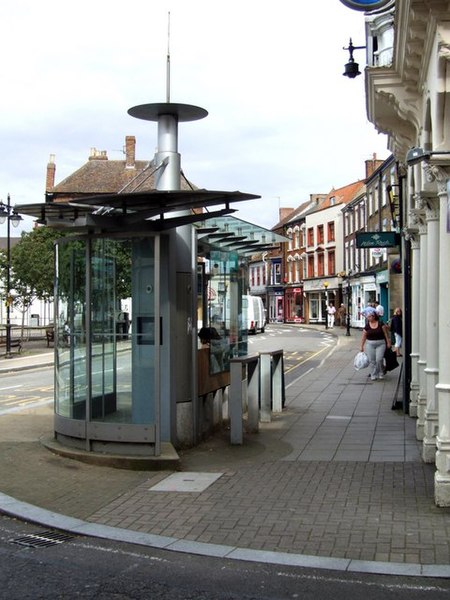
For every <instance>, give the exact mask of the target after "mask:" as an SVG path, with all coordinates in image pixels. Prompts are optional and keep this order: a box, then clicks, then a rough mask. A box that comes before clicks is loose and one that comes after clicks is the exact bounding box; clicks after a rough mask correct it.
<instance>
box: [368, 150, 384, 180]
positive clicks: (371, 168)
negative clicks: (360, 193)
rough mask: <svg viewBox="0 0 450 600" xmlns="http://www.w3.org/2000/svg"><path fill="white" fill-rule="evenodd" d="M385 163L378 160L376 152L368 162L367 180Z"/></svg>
mask: <svg viewBox="0 0 450 600" xmlns="http://www.w3.org/2000/svg"><path fill="white" fill-rule="evenodd" d="M383 163H384V160H380V159H379V158H377V155H376V152H374V153H373V154H372V158H371V159H369V160H366V179H369V177H371V176H372V175H373V174H374V172H375V171H376V170H377V169H378V167H381V165H382V164H383Z"/></svg>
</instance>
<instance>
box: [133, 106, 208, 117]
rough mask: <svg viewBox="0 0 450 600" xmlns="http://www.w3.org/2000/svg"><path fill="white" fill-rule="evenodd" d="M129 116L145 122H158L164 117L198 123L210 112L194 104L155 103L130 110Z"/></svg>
mask: <svg viewBox="0 0 450 600" xmlns="http://www.w3.org/2000/svg"><path fill="white" fill-rule="evenodd" d="M128 114H129V115H131V116H132V117H136V119H143V120H144V121H158V120H159V118H160V117H161V116H163V115H171V116H173V117H177V119H178V121H198V120H199V119H204V118H205V117H207V116H208V111H207V110H205V109H204V108H200V106H193V105H192V104H177V103H174V102H155V103H153V104H140V105H139V106H133V107H132V108H130V109H128Z"/></svg>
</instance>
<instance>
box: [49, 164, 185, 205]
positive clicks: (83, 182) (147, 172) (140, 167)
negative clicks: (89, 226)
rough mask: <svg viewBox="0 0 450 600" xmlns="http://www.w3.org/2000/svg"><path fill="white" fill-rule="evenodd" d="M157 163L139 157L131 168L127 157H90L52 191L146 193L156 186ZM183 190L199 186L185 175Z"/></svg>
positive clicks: (57, 192)
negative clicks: (127, 162)
mask: <svg viewBox="0 0 450 600" xmlns="http://www.w3.org/2000/svg"><path fill="white" fill-rule="evenodd" d="M154 170H155V169H154V166H153V162H151V161H150V162H149V161H144V160H136V161H135V166H134V167H131V168H130V167H127V166H126V161H124V160H97V159H94V160H89V161H88V162H87V163H85V164H84V165H83V166H82V167H81V168H79V169H78V170H77V171H75V172H74V173H72V174H71V175H69V176H68V177H66V179H64V180H63V181H61V182H60V183H58V184H57V185H55V186H54V187H53V188H52V189H51V190H49V192H50V193H51V194H54V196H56V197H58V196H59V197H60V198H61V196H62V197H64V196H65V195H67V196H72V195H77V196H80V195H86V194H87V195H95V194H115V193H118V192H120V191H123V192H134V191H135V192H137V191H139V192H145V191H149V190H154V189H155V187H156V183H155V174H154ZM181 189H182V190H189V189H195V186H193V185H191V184H189V183H187V182H186V180H184V179H183V178H182V180H181Z"/></svg>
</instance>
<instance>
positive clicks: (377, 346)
mask: <svg viewBox="0 0 450 600" xmlns="http://www.w3.org/2000/svg"><path fill="white" fill-rule="evenodd" d="M366 316H367V324H366V326H365V327H364V329H363V332H362V337H361V352H365V353H366V354H367V356H368V358H369V361H370V365H369V366H370V367H371V373H370V379H371V380H372V381H375V380H376V379H384V364H383V361H384V353H385V351H386V348H390V347H391V339H390V336H389V330H388V328H387V326H386V325H385V324H384V323H383V321H381V320H380V317H379V316H378V314H377V312H376V310H375V309H374V308H372V309H371V310H369V308H367V309H366Z"/></svg>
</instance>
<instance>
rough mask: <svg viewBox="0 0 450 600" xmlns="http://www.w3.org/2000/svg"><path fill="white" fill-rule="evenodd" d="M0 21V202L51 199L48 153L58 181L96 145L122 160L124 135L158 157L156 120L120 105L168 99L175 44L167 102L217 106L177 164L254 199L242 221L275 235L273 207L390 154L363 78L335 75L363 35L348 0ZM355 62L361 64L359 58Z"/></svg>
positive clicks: (140, 152)
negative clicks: (371, 117) (372, 119)
mask: <svg viewBox="0 0 450 600" xmlns="http://www.w3.org/2000/svg"><path fill="white" fill-rule="evenodd" d="M169 13H170V18H169ZM0 22H1V23H2V35H1V36H0V55H1V56H2V60H1V61H0V73H1V83H2V86H1V87H2V93H1V94H0V114H1V118H0V139H1V148H2V160H1V161H0V199H3V200H6V196H7V194H8V193H9V194H10V195H11V202H12V204H13V205H15V204H19V205H20V204H29V203H40V202H43V201H44V193H45V177H46V166H47V163H48V160H49V156H50V154H54V155H55V162H56V182H57V183H58V182H60V181H62V180H63V179H64V178H65V177H67V176H68V175H70V174H71V173H72V172H73V171H75V170H76V169H78V168H79V167H81V166H82V165H83V164H84V163H85V162H86V161H87V160H88V157H89V153H90V149H91V148H93V147H95V148H96V149H97V150H106V151H107V153H108V157H109V159H115V160H122V159H123V158H124V155H123V147H124V143H125V136H127V135H134V136H135V137H136V158H137V159H140V160H151V159H152V158H153V156H154V153H155V150H156V145H157V124H156V123H153V122H148V121H142V120H139V119H134V118H133V117H131V116H130V115H128V114H127V110H128V109H129V108H130V107H132V106H135V105H139V104H146V103H152V102H165V101H166V57H167V52H168V48H170V64H171V68H170V100H171V101H172V102H180V103H184V104H193V105H196V106H200V107H202V108H205V109H206V110H207V111H208V113H209V114H208V116H207V117H206V118H205V119H203V120H200V121H195V122H189V123H181V124H180V125H179V135H178V151H179V152H180V154H181V166H182V169H183V171H184V173H185V174H186V176H187V177H188V178H189V179H190V180H191V181H192V182H193V183H194V184H195V185H197V186H198V187H201V188H206V189H210V190H227V191H234V190H239V191H241V192H247V193H251V194H258V195H260V196H261V199H260V200H253V201H250V202H245V203H239V204H237V205H236V208H238V209H239V212H238V213H235V216H237V217H239V218H241V219H244V220H247V221H251V222H253V223H255V224H257V225H260V226H262V227H267V228H271V227H272V226H273V225H275V224H276V223H277V221H278V220H279V209H280V208H282V207H291V208H295V207H297V206H299V205H300V204H301V203H302V202H304V201H305V200H307V199H309V195H310V194H312V193H328V192H329V191H330V190H331V189H332V188H333V187H336V188H338V187H342V186H344V185H347V184H349V183H352V182H354V181H357V180H358V179H363V178H364V173H365V172H364V166H365V165H364V161H365V160H367V159H370V158H372V156H373V154H374V153H376V154H377V157H378V158H382V159H384V158H387V157H388V156H389V152H388V150H387V148H386V146H387V138H386V136H385V135H382V134H378V133H377V132H376V130H375V128H374V126H373V125H372V124H370V123H369V122H368V120H367V116H366V103H365V92H364V77H363V75H361V76H359V77H357V78H356V79H353V80H351V79H348V78H347V77H343V75H342V73H343V70H344V65H345V63H346V62H347V61H348V51H345V50H343V47H344V46H348V42H349V38H350V37H351V38H352V40H353V44H354V45H355V46H359V45H361V46H363V45H364V44H365V34H364V13H362V12H358V11H354V10H351V9H349V8H347V7H345V6H344V5H343V4H342V3H341V2H340V1H339V0H311V1H307V0H300V1H299V0H278V2H268V1H267V0H259V1H258V0H239V1H238V0H227V2H219V1H217V0H216V1H215V0H171V1H169V0H158V1H157V2H156V1H153V2H152V0H128V1H127V2H126V3H122V2H111V1H110V0H95V1H92V0H90V1H89V2H88V1H87V0H78V1H77V2H76V3H74V2H70V3H67V2H62V1H61V0H40V1H39V2H36V0H15V2H3V3H2V4H1V7H0ZM169 22H170V27H169ZM169 30H170V36H169V35H168V34H169ZM169 38H170V42H169ZM354 57H355V60H356V61H357V62H358V63H359V64H360V70H361V71H362V70H363V68H364V66H365V50H357V51H355V55H354ZM24 227H25V229H27V228H28V229H30V228H31V221H30V220H26V222H25V224H24ZM1 235H4V233H3V232H2V231H1V228H0V236H1Z"/></svg>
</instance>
